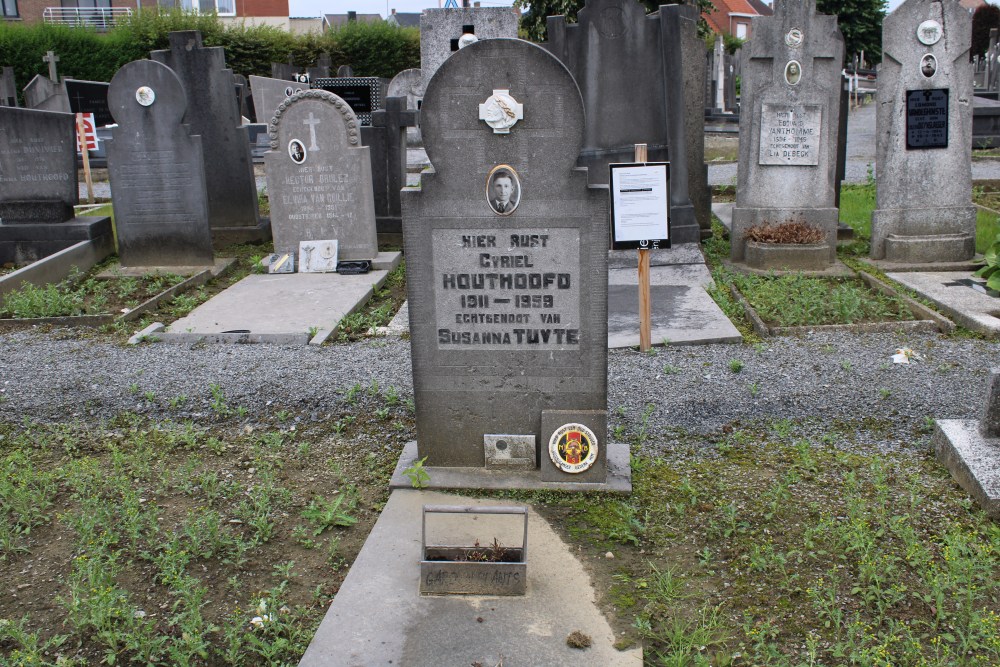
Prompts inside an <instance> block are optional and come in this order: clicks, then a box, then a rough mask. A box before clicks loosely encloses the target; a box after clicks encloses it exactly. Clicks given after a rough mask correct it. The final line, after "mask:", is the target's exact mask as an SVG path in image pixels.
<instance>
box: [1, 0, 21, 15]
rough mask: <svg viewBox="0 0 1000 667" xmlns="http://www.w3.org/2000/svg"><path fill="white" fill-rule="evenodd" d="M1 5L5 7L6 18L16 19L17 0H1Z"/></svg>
mask: <svg viewBox="0 0 1000 667" xmlns="http://www.w3.org/2000/svg"><path fill="white" fill-rule="evenodd" d="M0 6H2V7H3V15H4V18H10V19H16V18H17V17H18V13H17V0H0Z"/></svg>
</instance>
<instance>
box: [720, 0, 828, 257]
mask: <svg viewBox="0 0 1000 667" xmlns="http://www.w3.org/2000/svg"><path fill="white" fill-rule="evenodd" d="M742 50H743V53H744V56H743V58H744V59H743V64H742V65H743V66H742V72H743V80H742V89H741V95H742V100H743V101H742V104H741V113H740V137H741V140H740V148H739V170H738V174H739V175H738V181H737V187H736V204H735V206H734V208H733V223H732V232H731V242H732V253H731V257H732V259H733V261H737V262H742V261H743V260H744V252H745V243H744V238H743V237H744V234H745V232H746V230H747V229H748V228H749V227H751V226H756V225H761V224H781V223H784V222H789V221H793V222H802V223H805V224H807V225H809V226H811V227H814V228H818V229H819V230H821V231H822V233H823V236H824V239H825V241H824V242H823V245H824V252H822V253H817V255H818V258H817V260H816V266H815V268H817V269H822V268H826V267H827V266H829V265H830V264H832V263H833V261H834V260H835V259H836V250H837V221H838V211H837V207H836V205H835V200H836V191H835V190H836V183H837V180H836V171H837V128H838V127H839V125H840V90H841V86H840V71H841V67H842V63H843V60H844V39H843V37H842V36H841V34H840V30H839V29H838V28H837V18H836V17H835V16H826V15H823V14H818V13H816V5H815V2H814V0H786V1H785V2H782V3H780V4H779V5H778V6H777V7H776V9H775V13H774V16H766V17H760V18H755V19H754V22H753V39H752V40H751V41H750V43H749V45H747V46H744V47H743V49H742Z"/></svg>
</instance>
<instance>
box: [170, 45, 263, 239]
mask: <svg viewBox="0 0 1000 667" xmlns="http://www.w3.org/2000/svg"><path fill="white" fill-rule="evenodd" d="M150 56H151V58H152V60H155V61H156V62H160V63H163V64H164V65H166V66H167V67H169V68H170V69H172V70H173V71H174V73H176V74H177V76H178V78H179V79H180V80H181V84H182V85H183V86H184V92H185V94H186V95H187V103H188V104H187V110H186V111H185V112H184V120H183V122H184V124H185V125H188V126H189V127H190V128H191V133H192V134H195V135H198V136H200V137H201V146H202V153H203V156H204V160H205V178H206V183H207V185H208V219H209V224H210V225H211V227H212V230H213V233H216V231H217V230H218V232H219V233H222V234H224V235H225V237H226V238H227V239H232V240H244V239H247V240H249V239H252V238H260V237H262V236H263V235H264V234H265V232H263V230H262V229H261V224H260V219H259V214H258V211H257V185H256V181H255V180H254V175H253V162H252V158H251V155H250V141H249V136H248V134H247V130H246V128H245V127H242V120H241V118H240V110H239V107H238V106H237V104H236V96H235V95H234V94H233V90H234V88H233V72H232V70H230V69H227V68H226V54H225V51H224V50H223V48H222V47H221V46H213V47H204V46H202V41H201V33H200V32H199V31H197V30H184V31H178V32H172V33H170V49H169V50H166V51H153V52H152V53H151V54H150Z"/></svg>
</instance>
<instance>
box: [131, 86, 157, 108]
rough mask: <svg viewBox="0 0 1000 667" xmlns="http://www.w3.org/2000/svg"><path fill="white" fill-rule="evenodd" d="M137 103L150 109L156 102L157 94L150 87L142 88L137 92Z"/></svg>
mask: <svg viewBox="0 0 1000 667" xmlns="http://www.w3.org/2000/svg"><path fill="white" fill-rule="evenodd" d="M135 101H136V102H138V103H139V104H141V105H142V106H144V107H148V106H149V105H151V104H152V103H153V102H155V101H156V93H155V92H154V91H153V89H152V88H150V87H149V86H141V87H140V88H138V89H137V90H136V91H135Z"/></svg>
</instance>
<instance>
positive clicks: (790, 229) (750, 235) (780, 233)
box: [743, 220, 825, 244]
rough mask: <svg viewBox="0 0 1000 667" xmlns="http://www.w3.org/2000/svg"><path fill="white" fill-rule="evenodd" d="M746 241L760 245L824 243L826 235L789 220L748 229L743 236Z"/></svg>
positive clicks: (804, 224)
mask: <svg viewBox="0 0 1000 667" xmlns="http://www.w3.org/2000/svg"><path fill="white" fill-rule="evenodd" d="M743 238H744V239H745V240H746V241H757V242H758V243H794V244H806V243H822V242H823V240H824V238H825V235H824V234H823V231H822V230H821V229H818V228H816V227H813V226H812V225H807V224H806V223H804V222H798V221H794V220H788V221H787V222H781V223H777V224H772V223H770V222H765V223H764V224H762V225H753V226H752V227H748V228H747V230H746V232H744V234H743Z"/></svg>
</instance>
